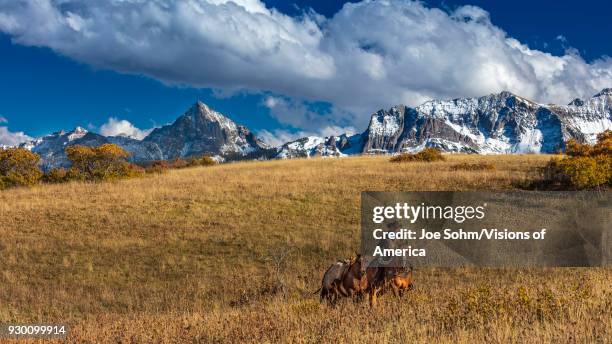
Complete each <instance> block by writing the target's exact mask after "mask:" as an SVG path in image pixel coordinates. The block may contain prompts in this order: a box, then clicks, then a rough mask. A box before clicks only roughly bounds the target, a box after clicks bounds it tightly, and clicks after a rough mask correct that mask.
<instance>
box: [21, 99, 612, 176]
mask: <svg viewBox="0 0 612 344" xmlns="http://www.w3.org/2000/svg"><path fill="white" fill-rule="evenodd" d="M606 129H612V88H605V89H603V90H602V91H601V92H599V93H597V94H596V95H594V96H593V97H591V98H589V99H584V100H583V99H578V98H577V99H574V100H573V101H572V102H570V103H569V104H568V105H555V104H538V103H536V102H533V101H530V100H528V99H526V98H523V97H520V96H518V95H515V94H512V93H510V92H507V91H504V92H500V93H494V94H490V95H487V96H483V97H479V98H457V99H452V100H432V101H429V102H426V103H423V104H422V105H419V106H417V107H415V108H410V107H407V106H404V105H397V106H394V107H391V108H390V109H388V110H383V109H381V110H379V111H377V112H376V113H374V114H372V116H371V118H370V123H369V125H368V127H367V129H366V130H365V131H364V132H363V133H360V134H356V135H351V136H348V135H345V134H343V135H338V136H328V137H317V136H310V137H304V138H300V139H298V140H295V141H291V142H287V143H285V144H283V145H280V146H279V147H269V146H268V145H266V144H265V143H263V142H262V141H261V140H260V139H258V138H257V137H256V135H255V134H253V133H252V132H251V131H250V130H249V129H248V128H247V127H245V126H242V125H238V124H236V123H235V122H234V121H232V120H231V119H230V118H229V117H227V116H225V115H223V114H221V113H219V112H216V111H214V110H212V109H211V108H209V107H208V106H207V105H206V104H204V103H202V102H197V103H195V104H193V105H192V106H191V107H190V108H189V109H188V110H187V111H186V112H185V113H184V114H183V115H182V116H180V117H178V118H177V119H176V120H175V121H174V122H173V123H172V124H168V125H165V126H163V127H161V128H156V129H154V130H153V131H152V132H151V133H150V134H149V135H148V136H146V137H145V138H144V139H143V140H136V139H133V138H130V137H126V136H109V137H106V136H102V135H99V134H96V133H92V132H89V131H87V130H85V129H84V128H81V127H77V128H75V129H74V130H72V131H69V132H64V131H60V132H56V133H53V134H50V135H47V136H43V137H41V138H37V139H34V140H32V141H29V142H25V143H23V144H21V145H20V146H21V147H24V148H26V149H29V150H32V151H33V152H35V153H38V154H39V155H40V156H41V157H42V164H43V168H45V169H48V168H52V167H57V166H67V165H68V163H69V162H68V160H67V158H66V155H65V153H64V149H65V148H66V146H69V145H75V144H79V145H86V146H97V145H100V144H104V143H114V144H117V145H119V146H121V147H123V148H124V149H126V150H127V151H129V152H130V153H131V154H132V157H131V160H132V161H135V162H140V161H152V160H170V159H176V158H185V157H190V156H199V155H205V154H206V155H212V156H218V157H219V158H221V159H258V158H266V159H269V158H282V159H288V158H297V157H312V156H330V157H340V156H346V155H353V154H380V153H384V154H388V153H397V152H416V151H419V150H422V149H424V148H426V147H434V148H439V149H441V150H443V151H446V152H463V153H480V154H492V153H553V152H557V151H559V150H563V149H564V148H565V142H567V140H569V139H572V138H573V139H576V140H578V141H580V142H588V143H591V142H594V140H595V137H596V135H597V134H598V133H600V132H602V131H604V130H606Z"/></svg>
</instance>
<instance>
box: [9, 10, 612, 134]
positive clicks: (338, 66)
mask: <svg viewBox="0 0 612 344" xmlns="http://www.w3.org/2000/svg"><path fill="white" fill-rule="evenodd" d="M0 31H3V32H5V33H7V34H9V35H10V36H11V37H12V38H13V40H14V41H15V42H17V43H20V44H24V45H33V46H45V47H49V48H51V49H53V50H55V51H57V52H58V53H60V54H62V55H65V56H69V57H71V58H73V59H76V60H78V61H82V62H85V63H89V64H92V65H95V66H99V67H105V68H110V69H114V70H118V71H122V72H127V73H133V74H144V75H147V76H150V77H152V78H155V79H158V80H161V81H163V82H166V83H169V84H177V85H189V86H194V87H210V88H214V89H215V90H217V91H218V92H219V93H220V94H222V93H223V92H224V91H225V92H229V93H231V92H235V91H236V90H250V91H254V92H261V91H264V92H267V93H271V94H277V95H283V98H281V99H285V103H287V102H288V101H287V100H288V99H291V101H289V102H288V103H289V104H286V105H284V107H285V109H286V110H291V109H293V110H292V111H288V112H286V113H284V112H281V111H280V110H282V109H283V106H279V104H275V105H274V106H270V108H271V109H272V112H273V115H275V116H278V119H279V121H281V122H283V123H285V124H288V125H292V126H297V127H299V128H305V129H309V128H312V127H313V126H315V125H316V126H318V128H323V127H326V126H329V125H341V126H344V125H345V122H346V121H351V123H350V124H351V125H354V126H356V127H362V126H364V125H365V124H366V123H367V119H368V117H369V114H370V113H371V112H373V111H375V110H377V109H378V108H381V107H385V108H386V107H388V106H390V105H394V104H398V103H404V104H407V105H417V104H419V103H421V102H423V101H425V100H428V99H432V98H452V97H458V96H480V95H484V94H488V93H491V92H498V91H502V90H509V91H512V92H515V93H517V94H520V95H523V96H525V97H528V98H532V99H534V100H536V101H540V102H557V103H567V102H569V101H570V100H571V99H573V98H576V97H588V96H591V95H593V94H595V93H596V92H598V91H599V90H601V89H602V88H604V87H610V86H611V85H612V58H609V57H602V58H601V59H598V60H595V61H592V62H586V61H585V60H584V59H583V58H582V57H581V56H580V55H579V54H578V53H577V52H576V51H575V50H573V49H568V51H567V52H566V53H565V55H563V56H553V55H551V54H548V53H544V52H541V51H538V50H534V49H530V48H529V47H528V46H526V45H525V44H522V43H521V42H519V41H517V40H516V39H513V38H512V37H509V36H508V35H507V34H506V33H505V32H504V31H503V30H502V29H500V28H499V27H496V26H495V25H494V24H493V23H491V21H490V17H489V15H488V13H487V12H486V11H484V10H483V9H481V8H478V7H475V6H463V7H459V8H458V9H456V10H455V11H454V12H451V13H447V12H444V11H442V10H439V9H430V8H427V7H425V6H424V5H423V4H422V3H420V2H413V1H408V0H403V1H402V0H381V1H362V2H360V3H349V4H346V5H344V7H343V8H342V9H341V10H340V11H339V12H338V13H337V14H335V15H334V16H333V17H332V18H324V17H322V16H320V15H318V14H316V13H313V12H307V13H305V14H304V15H303V16H301V17H289V16H287V15H284V14H282V13H280V12H278V11H276V10H273V9H268V8H266V6H265V5H264V4H263V3H262V2H261V1H259V0H232V1H229V0H184V1H163V0H156V1H141V0H122V1H111V0H106V1H85V0H61V1H60V0H11V1H9V0H0ZM313 101H325V102H329V103H331V104H332V105H333V109H332V111H329V112H327V113H325V114H324V115H322V116H315V115H313V113H312V111H309V110H308V106H307V104H308V102H313ZM266 103H267V101H266ZM280 105H283V104H280ZM304 106H305V107H306V109H304V108H302V109H300V107H304ZM298 110H300V111H298ZM302 110H305V111H302ZM315 112H316V111H315ZM299 116H302V117H303V118H295V117H299Z"/></svg>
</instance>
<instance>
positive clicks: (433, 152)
mask: <svg viewBox="0 0 612 344" xmlns="http://www.w3.org/2000/svg"><path fill="white" fill-rule="evenodd" d="M444 160H446V159H444V156H443V155H442V152H440V150H439V149H436V148H425V149H423V150H422V151H420V152H418V153H416V154H410V153H402V154H400V155H396V156H394V157H393V158H391V162H419V161H421V162H433V161H444Z"/></svg>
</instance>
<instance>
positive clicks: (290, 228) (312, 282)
mask: <svg viewBox="0 0 612 344" xmlns="http://www.w3.org/2000/svg"><path fill="white" fill-rule="evenodd" d="M446 158H447V160H446V161H442V162H431V163H423V162H411V163H400V164H393V163H390V162H389V158H388V157H353V158H343V159H297V160H287V161H282V160H277V161H257V162H239V163H228V164H221V165H216V166H210V167H194V168H186V169H180V170H168V171H167V172H165V173H161V174H152V175H148V176H146V177H143V178H136V179H127V180H120V181H116V182H102V183H85V182H70V183H66V184H57V185H37V186H34V187H31V188H15V189H8V190H4V191H0V323H65V324H68V325H69V326H70V334H69V335H68V337H67V338H66V341H68V342H75V343H82V342H85V343H100V342H102V343H105V342H109V343H111V342H112V343H117V342H121V343H178V342H187V343H192V342H196V343H197V342H202V343H209V342H234V343H235V342H256V343H262V342H263V343H265V342H293V343H302V342H334V343H337V342H341V343H344V342H346V343H365V342H368V343H372V342H375V343H376V342H396V343H403V342H407V341H412V342H423V343H426V342H442V343H457V342H458V343H472V342H475V341H487V342H493V343H496V342H497V343H502V342H534V343H542V342H559V343H572V342H575V343H585V342H588V343H609V342H611V341H612V287H611V286H612V269H609V268H588V269H587V268H556V269H483V268H480V269H478V268H461V269H442V268H427V269H417V270H416V271H415V290H413V291H411V292H409V293H408V294H407V295H406V296H405V297H404V298H402V299H400V300H398V299H395V298H394V297H393V296H392V295H385V296H383V297H382V298H381V299H380V303H379V305H378V307H376V308H374V309H370V308H369V307H368V305H367V302H364V303H353V302H351V301H349V300H345V301H344V302H341V303H340V304H339V305H338V306H337V307H335V308H330V307H328V306H326V305H325V304H320V303H319V300H318V295H314V294H313V292H314V291H315V290H316V289H317V288H318V287H319V284H320V280H321V276H322V274H323V272H324V271H325V269H326V268H327V267H328V266H329V264H331V263H332V262H334V261H335V260H337V259H340V258H346V257H349V256H351V255H353V254H354V252H355V251H356V250H357V249H358V248H359V238H360V237H359V231H360V228H359V217H360V214H359V206H360V204H359V200H360V192H361V191H434V190H449V191H454V190H512V189H516V188H520V187H523V186H525V185H527V184H528V183H529V181H530V180H532V179H533V178H535V172H534V170H535V169H536V168H538V167H542V166H544V165H545V164H546V163H547V162H548V161H549V160H550V158H551V157H550V156H545V155H512V156H510V155H508V156H505V155H502V156H467V155H447V156H446ZM478 166H482V168H481V167H478ZM22 342H24V341H20V343H22ZM33 342H34V341H33Z"/></svg>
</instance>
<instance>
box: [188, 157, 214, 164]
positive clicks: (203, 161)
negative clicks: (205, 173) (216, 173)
mask: <svg viewBox="0 0 612 344" xmlns="http://www.w3.org/2000/svg"><path fill="white" fill-rule="evenodd" d="M188 164H189V166H212V165H216V164H217V162H216V161H215V159H213V158H212V157H210V156H208V155H204V156H201V157H199V158H191V159H189V161H188Z"/></svg>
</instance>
